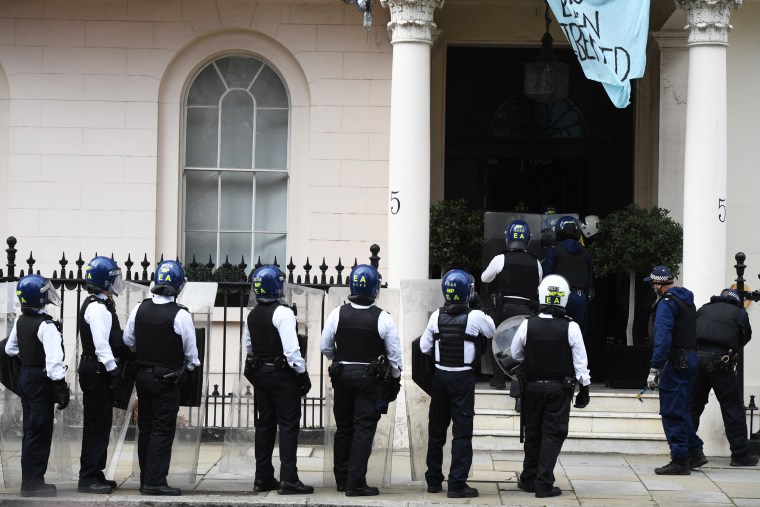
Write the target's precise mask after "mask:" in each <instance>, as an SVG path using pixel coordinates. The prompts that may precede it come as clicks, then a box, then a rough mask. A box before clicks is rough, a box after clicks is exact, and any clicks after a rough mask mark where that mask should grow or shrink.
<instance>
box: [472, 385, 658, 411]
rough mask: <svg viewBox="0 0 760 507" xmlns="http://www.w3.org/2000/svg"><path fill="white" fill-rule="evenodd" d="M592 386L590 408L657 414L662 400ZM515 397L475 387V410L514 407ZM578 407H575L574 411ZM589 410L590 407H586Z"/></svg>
mask: <svg viewBox="0 0 760 507" xmlns="http://www.w3.org/2000/svg"><path fill="white" fill-rule="evenodd" d="M594 387H595V386H592V387H591V401H590V403H589V408H592V409H594V410H600V411H604V412H620V413H625V414H630V413H634V414H647V413H651V414H657V413H658V412H659V410H660V402H659V397H658V395H657V394H650V393H649V391H647V393H646V394H644V395H642V397H641V401H639V400H638V399H637V398H636V395H637V394H638V393H639V391H636V390H630V389H620V390H599V391H595V390H594ZM514 406H515V399H514V398H512V397H511V396H509V391H508V390H507V391H497V390H495V389H488V388H485V389H483V388H481V389H475V410H476V411H477V410H478V409H514ZM575 410H578V409H573V411H575ZM585 410H588V409H585Z"/></svg>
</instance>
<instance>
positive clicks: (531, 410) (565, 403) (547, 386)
mask: <svg viewBox="0 0 760 507" xmlns="http://www.w3.org/2000/svg"><path fill="white" fill-rule="evenodd" d="M525 391H526V392H525V396H524V397H523V407H522V410H523V417H524V418H525V420H524V422H525V445H524V449H525V459H524V460H523V470H522V473H521V474H520V479H521V481H522V483H523V484H525V485H526V486H528V487H530V486H531V485H535V488H536V491H537V492H538V491H549V490H551V488H552V487H553V486H554V465H556V463H557V457H558V456H559V453H560V451H561V450H562V444H563V443H564V442H565V438H567V432H568V426H569V423H570V401H571V400H572V391H571V390H570V389H569V385H567V384H565V383H559V382H549V383H542V382H530V381H529V382H527V383H526V387H525Z"/></svg>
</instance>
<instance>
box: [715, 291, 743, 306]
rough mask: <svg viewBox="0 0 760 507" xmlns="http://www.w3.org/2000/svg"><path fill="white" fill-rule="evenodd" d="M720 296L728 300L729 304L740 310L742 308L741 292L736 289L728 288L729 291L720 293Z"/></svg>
mask: <svg viewBox="0 0 760 507" xmlns="http://www.w3.org/2000/svg"><path fill="white" fill-rule="evenodd" d="M720 295H721V296H723V297H724V298H725V299H726V302H727V303H733V304H735V305H736V306H738V307H739V308H741V307H742V298H741V296H739V292H737V291H736V289H732V288H731V287H728V288H727V289H723V290H722V291H720Z"/></svg>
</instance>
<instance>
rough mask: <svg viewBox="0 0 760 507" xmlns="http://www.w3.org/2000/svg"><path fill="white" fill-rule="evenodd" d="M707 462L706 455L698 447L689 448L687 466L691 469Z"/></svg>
mask: <svg viewBox="0 0 760 507" xmlns="http://www.w3.org/2000/svg"><path fill="white" fill-rule="evenodd" d="M706 464H707V457H705V453H704V452H702V449H701V448H700V447H692V448H691V449H689V467H690V468H691V469H692V470H693V469H695V468H699V467H701V466H702V465H706Z"/></svg>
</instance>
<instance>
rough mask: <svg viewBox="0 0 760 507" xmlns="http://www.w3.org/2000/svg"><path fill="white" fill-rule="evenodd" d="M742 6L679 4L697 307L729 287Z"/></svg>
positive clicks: (689, 260)
mask: <svg viewBox="0 0 760 507" xmlns="http://www.w3.org/2000/svg"><path fill="white" fill-rule="evenodd" d="M741 3H742V0H676V4H677V5H678V6H679V7H680V8H681V9H683V10H684V11H685V12H686V22H687V24H686V27H685V30H686V31H687V33H688V40H687V46H688V48H689V75H688V85H687V97H688V99H687V105H686V140H685V157H684V187H683V189H684V207H683V211H684V221H683V229H684V231H683V232H684V234H683V236H684V237H683V251H684V262H683V285H684V286H685V287H687V288H689V289H691V290H692V291H693V292H694V299H695V303H696V305H697V307H699V306H700V305H701V304H703V303H706V302H708V301H709V299H710V296H711V295H713V294H715V293H716V292H718V291H719V290H721V288H722V287H725V286H726V284H727V283H728V281H727V278H726V267H727V266H729V265H730V264H731V262H730V259H727V258H726V223H725V222H726V220H727V219H729V218H730V216H731V207H730V203H728V202H726V167H727V164H728V162H727V158H728V155H727V151H726V143H727V111H726V110H727V105H726V47H727V46H728V32H729V30H730V29H731V25H729V24H728V20H729V17H730V14H731V9H732V8H734V7H736V8H738V7H739V6H740V5H741Z"/></svg>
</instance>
